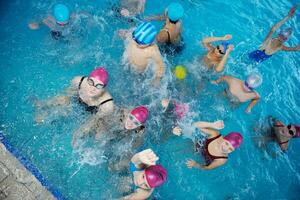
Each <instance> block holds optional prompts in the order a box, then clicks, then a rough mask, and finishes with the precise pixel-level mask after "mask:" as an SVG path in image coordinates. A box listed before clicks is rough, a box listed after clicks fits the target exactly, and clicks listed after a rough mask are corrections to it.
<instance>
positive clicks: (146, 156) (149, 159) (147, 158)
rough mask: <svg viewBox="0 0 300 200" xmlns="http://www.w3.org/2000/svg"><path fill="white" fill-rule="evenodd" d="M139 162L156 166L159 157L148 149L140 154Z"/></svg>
mask: <svg viewBox="0 0 300 200" xmlns="http://www.w3.org/2000/svg"><path fill="white" fill-rule="evenodd" d="M138 158H139V161H140V162H141V163H143V164H146V165H155V164H156V161H158V159H159V158H158V157H157V156H156V154H155V153H154V152H153V151H152V150H151V149H146V150H144V151H142V152H139V153H138Z"/></svg>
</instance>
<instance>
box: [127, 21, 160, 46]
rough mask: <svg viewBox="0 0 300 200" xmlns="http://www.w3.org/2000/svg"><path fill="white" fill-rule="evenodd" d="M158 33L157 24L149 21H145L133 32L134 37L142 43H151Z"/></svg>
mask: <svg viewBox="0 0 300 200" xmlns="http://www.w3.org/2000/svg"><path fill="white" fill-rule="evenodd" d="M156 34H157V30H156V28H155V26H153V25H152V24H151V23H149V22H143V23H142V24H140V25H138V26H137V27H136V29H135V30H134V31H133V32H132V38H133V39H134V40H135V41H136V42H137V43H138V44H140V45H150V44H152V43H153V42H154V40H155V37H156Z"/></svg>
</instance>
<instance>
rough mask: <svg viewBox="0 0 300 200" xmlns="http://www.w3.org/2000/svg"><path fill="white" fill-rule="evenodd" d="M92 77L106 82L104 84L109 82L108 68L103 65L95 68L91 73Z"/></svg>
mask: <svg viewBox="0 0 300 200" xmlns="http://www.w3.org/2000/svg"><path fill="white" fill-rule="evenodd" d="M90 77H92V78H95V79H97V80H98V81H101V82H102V83H103V84H104V86H105V85H106V84H107V82H108V73H107V71H106V69H105V68H103V67H97V68H96V69H94V70H93V71H92V73H91V74H90Z"/></svg>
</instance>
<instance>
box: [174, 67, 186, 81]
mask: <svg viewBox="0 0 300 200" xmlns="http://www.w3.org/2000/svg"><path fill="white" fill-rule="evenodd" d="M174 74H175V76H176V78H178V79H179V80H183V79H185V77H186V68H185V67H184V66H182V65H177V66H176V67H175V70H174Z"/></svg>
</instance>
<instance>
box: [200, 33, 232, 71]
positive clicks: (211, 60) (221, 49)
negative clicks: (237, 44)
mask: <svg viewBox="0 0 300 200" xmlns="http://www.w3.org/2000/svg"><path fill="white" fill-rule="evenodd" d="M231 38H232V36H231V35H225V36H224V37H207V38H204V39H203V40H202V45H203V47H204V48H206V49H207V54H206V55H205V56H204V57H203V59H202V62H203V63H204V65H206V66H207V67H208V68H213V69H214V70H215V71H216V72H221V71H223V70H224V67H225V64H226V62H227V59H228V57H229V54H230V52H231V51H232V50H233V48H234V46H233V45H232V44H230V43H229V42H227V40H230V39H231ZM217 41H222V42H221V43H220V44H219V45H217V46H216V47H215V46H213V45H212V44H211V43H212V42H217Z"/></svg>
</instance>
